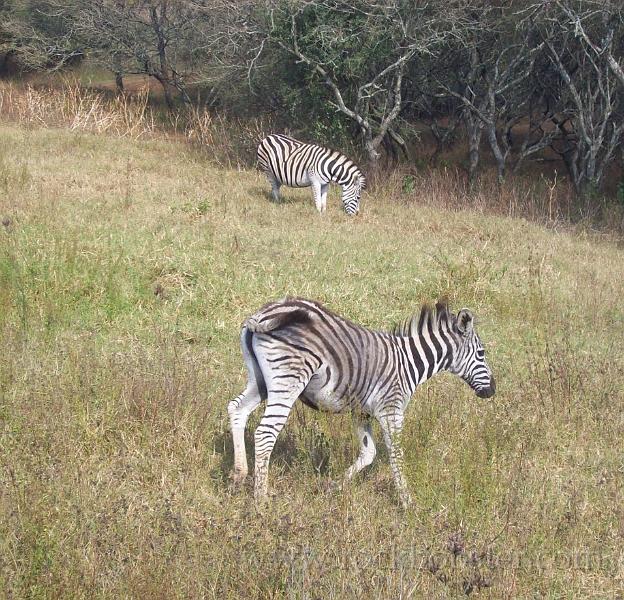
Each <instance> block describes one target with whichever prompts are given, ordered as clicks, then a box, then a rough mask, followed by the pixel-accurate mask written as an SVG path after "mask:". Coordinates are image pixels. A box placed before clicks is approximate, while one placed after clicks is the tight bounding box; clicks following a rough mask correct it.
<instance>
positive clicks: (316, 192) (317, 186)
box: [311, 180, 325, 213]
mask: <svg viewBox="0 0 624 600" xmlns="http://www.w3.org/2000/svg"><path fill="white" fill-rule="evenodd" d="M311 185H312V196H314V204H316V210H318V211H319V212H320V213H322V212H323V211H324V210H325V209H324V207H323V199H322V196H323V195H322V192H321V183H320V182H319V181H317V180H312V184H311Z"/></svg>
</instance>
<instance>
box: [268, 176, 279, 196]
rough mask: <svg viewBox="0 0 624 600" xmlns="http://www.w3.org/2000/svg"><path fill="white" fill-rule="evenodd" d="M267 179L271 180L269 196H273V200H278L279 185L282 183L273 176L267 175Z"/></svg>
mask: <svg viewBox="0 0 624 600" xmlns="http://www.w3.org/2000/svg"><path fill="white" fill-rule="evenodd" d="M268 177H269V181H270V182H271V196H272V197H273V202H277V203H279V202H280V195H279V192H280V187H282V184H281V183H280V182H279V181H278V180H277V179H276V178H275V177H274V176H273V175H269V176H268Z"/></svg>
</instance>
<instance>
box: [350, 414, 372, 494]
mask: <svg viewBox="0 0 624 600" xmlns="http://www.w3.org/2000/svg"><path fill="white" fill-rule="evenodd" d="M357 434H358V439H359V441H360V452H359V454H358V457H357V459H356V461H355V462H354V463H353V464H352V465H351V466H350V467H349V468H348V469H347V471H346V472H345V475H344V480H345V482H347V481H350V480H351V479H352V478H353V476H354V475H356V474H357V473H359V472H360V471H361V470H362V469H363V468H364V467H367V466H368V465H370V464H371V463H372V462H373V459H374V458H375V454H376V453H377V450H376V449H375V442H374V441H373V432H372V428H371V424H370V423H369V422H368V421H359V422H358V424H357Z"/></svg>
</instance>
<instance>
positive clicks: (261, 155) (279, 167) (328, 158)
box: [258, 134, 366, 215]
mask: <svg viewBox="0 0 624 600" xmlns="http://www.w3.org/2000/svg"><path fill="white" fill-rule="evenodd" d="M258 165H259V167H260V169H261V170H262V171H264V172H265V173H266V176H267V177H268V179H269V182H270V184H271V193H272V195H273V199H274V201H275V202H279V189H280V187H281V186H282V184H284V185H288V186H290V187H308V186H312V194H313V196H314V203H315V204H316V208H317V210H318V211H319V212H320V213H323V212H325V209H326V208H327V191H328V189H329V184H330V183H336V184H338V185H341V186H342V204H343V206H344V210H345V212H346V213H347V214H348V215H355V214H357V213H358V211H359V209H360V197H361V195H362V189H363V188H364V185H365V184H366V180H365V178H364V176H363V175H362V172H361V171H360V169H359V168H358V166H357V165H356V164H355V163H354V162H353V161H352V160H351V159H349V158H347V157H346V156H344V154H340V152H336V151H335V150H330V149H328V148H323V147H322V146H316V145H315V144H304V143H303V142H300V141H298V140H295V139H293V138H291V137H288V136H286V135H281V134H271V135H269V136H267V137H265V138H264V139H263V140H262V141H261V142H260V144H259V145H258Z"/></svg>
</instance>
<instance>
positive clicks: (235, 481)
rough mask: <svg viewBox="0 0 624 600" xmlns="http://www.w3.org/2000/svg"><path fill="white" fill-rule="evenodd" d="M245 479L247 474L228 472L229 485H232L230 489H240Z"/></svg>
mask: <svg viewBox="0 0 624 600" xmlns="http://www.w3.org/2000/svg"><path fill="white" fill-rule="evenodd" d="M246 479H247V473H241V472H240V471H230V483H231V484H232V487H234V488H240V487H242V486H243V485H244V483H245V480H246Z"/></svg>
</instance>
